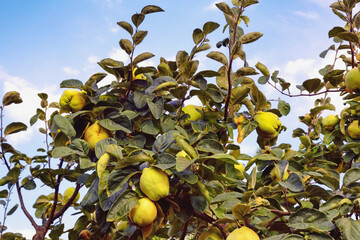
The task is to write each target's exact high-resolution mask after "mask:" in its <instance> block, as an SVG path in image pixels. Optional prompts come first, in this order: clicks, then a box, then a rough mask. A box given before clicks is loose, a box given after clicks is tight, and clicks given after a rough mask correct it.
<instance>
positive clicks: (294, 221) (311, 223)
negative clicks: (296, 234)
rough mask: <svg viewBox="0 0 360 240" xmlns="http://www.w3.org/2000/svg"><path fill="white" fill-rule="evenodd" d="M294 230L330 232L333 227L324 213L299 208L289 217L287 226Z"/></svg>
mask: <svg viewBox="0 0 360 240" xmlns="http://www.w3.org/2000/svg"><path fill="white" fill-rule="evenodd" d="M287 225H288V226H289V227H291V228H295V229H299V230H300V229H308V230H317V231H331V230H332V229H333V228H334V227H335V226H334V224H333V223H332V222H331V221H329V220H328V219H327V216H326V214H325V213H323V212H320V211H318V210H316V209H310V208H301V209H300V210H298V211H297V212H295V213H293V214H291V215H290V217H289V223H288V224H287Z"/></svg>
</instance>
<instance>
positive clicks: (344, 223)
mask: <svg viewBox="0 0 360 240" xmlns="http://www.w3.org/2000/svg"><path fill="white" fill-rule="evenodd" d="M335 224H336V226H337V227H338V228H339V229H340V232H341V235H342V239H344V240H356V239H360V221H359V220H358V221H356V220H354V219H351V218H340V219H338V220H336V222H335Z"/></svg>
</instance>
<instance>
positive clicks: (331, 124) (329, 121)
mask: <svg viewBox="0 0 360 240" xmlns="http://www.w3.org/2000/svg"><path fill="white" fill-rule="evenodd" d="M339 122H340V119H339V117H338V116H337V115H328V116H326V117H325V118H323V120H322V121H321V126H322V128H323V130H325V131H332V130H334V128H335V126H336V124H338V123H339Z"/></svg>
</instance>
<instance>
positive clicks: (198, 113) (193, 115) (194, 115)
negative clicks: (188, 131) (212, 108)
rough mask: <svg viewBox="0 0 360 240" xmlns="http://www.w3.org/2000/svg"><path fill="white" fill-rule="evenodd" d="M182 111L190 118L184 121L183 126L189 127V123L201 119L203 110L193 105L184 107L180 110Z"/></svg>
mask: <svg viewBox="0 0 360 240" xmlns="http://www.w3.org/2000/svg"><path fill="white" fill-rule="evenodd" d="M182 111H183V112H184V113H185V114H189V115H190V118H188V119H186V120H185V125H190V121H199V120H200V119H201V118H202V111H203V108H202V107H199V106H195V105H186V106H185V107H183V108H182Z"/></svg>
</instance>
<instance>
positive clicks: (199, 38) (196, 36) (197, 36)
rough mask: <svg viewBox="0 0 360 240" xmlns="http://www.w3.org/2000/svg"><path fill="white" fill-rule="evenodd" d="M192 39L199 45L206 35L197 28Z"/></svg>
mask: <svg viewBox="0 0 360 240" xmlns="http://www.w3.org/2000/svg"><path fill="white" fill-rule="evenodd" d="M192 37H193V41H194V43H195V44H196V45H197V44H199V43H200V42H201V41H202V40H203V38H204V33H203V31H202V30H201V29H200V28H195V29H194V31H193V35H192Z"/></svg>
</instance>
